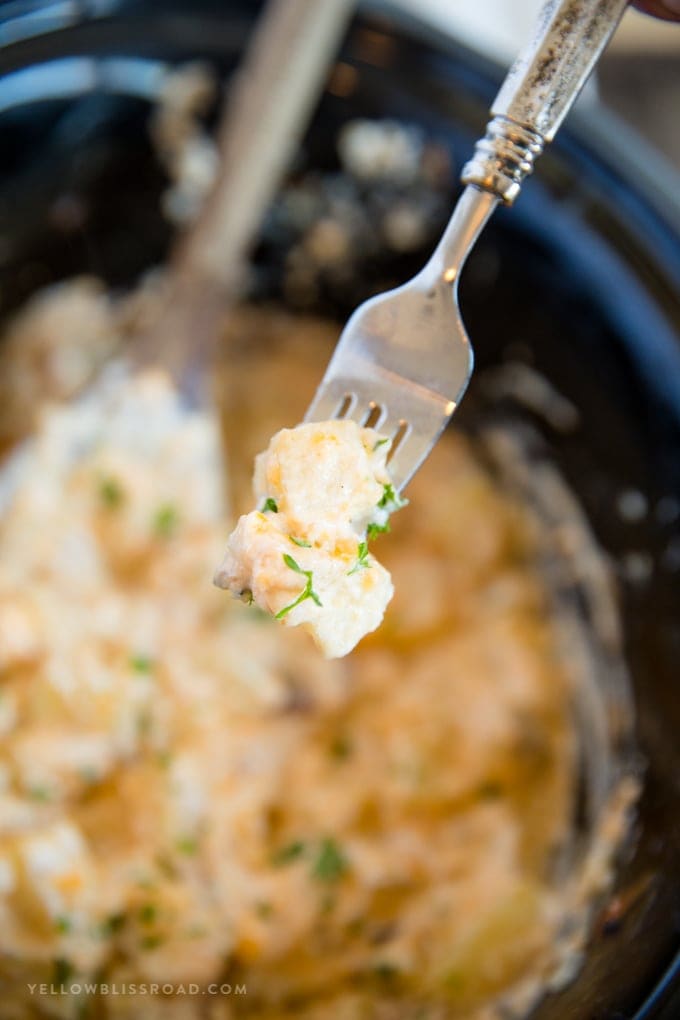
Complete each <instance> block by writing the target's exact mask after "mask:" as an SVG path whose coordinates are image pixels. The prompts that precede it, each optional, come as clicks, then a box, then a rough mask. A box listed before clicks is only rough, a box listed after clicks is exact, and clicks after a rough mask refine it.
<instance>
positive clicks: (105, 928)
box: [99, 913, 125, 938]
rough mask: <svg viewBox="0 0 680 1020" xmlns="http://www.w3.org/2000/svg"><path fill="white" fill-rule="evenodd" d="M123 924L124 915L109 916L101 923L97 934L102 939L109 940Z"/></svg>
mask: <svg viewBox="0 0 680 1020" xmlns="http://www.w3.org/2000/svg"><path fill="white" fill-rule="evenodd" d="M124 924H125V914H122V913H121V914H111V915H110V916H109V917H107V918H106V919H105V920H104V921H102V923H101V925H100V928H99V932H100V934H101V936H102V938H111V936H112V935H115V934H116V932H119V931H120V929H121V928H122V927H123V925H124Z"/></svg>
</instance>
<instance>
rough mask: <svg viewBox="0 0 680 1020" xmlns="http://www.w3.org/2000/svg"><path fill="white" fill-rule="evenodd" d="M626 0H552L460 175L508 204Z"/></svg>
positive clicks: (582, 81)
mask: <svg viewBox="0 0 680 1020" xmlns="http://www.w3.org/2000/svg"><path fill="white" fill-rule="evenodd" d="M626 6H627V0H547V3H545V5H544V6H543V8H542V9H541V12H540V14H539V16H538V20H537V23H536V29H535V35H534V38H533V40H532V41H531V43H530V44H529V45H528V46H527V47H525V49H524V50H523V51H522V52H521V53H520V55H519V57H518V58H517V60H516V61H515V63H514V64H513V66H512V67H511V68H510V71H509V72H508V75H507V77H506V79H505V81H504V82H503V85H502V86H501V90H500V92H499V93H498V95H497V96H496V99H495V100H494V103H493V105H492V107H491V115H492V120H490V121H489V123H488V125H487V129H486V136H485V137H484V138H482V139H481V140H480V141H479V142H477V145H476V147H475V153H474V156H473V157H472V159H471V160H470V161H469V162H468V163H466V164H465V166H464V167H463V173H462V177H461V179H462V181H463V183H464V184H474V185H475V186H476V187H478V188H482V189H483V190H484V191H490V192H492V193H493V194H494V195H496V196H497V197H498V198H500V199H502V201H504V202H505V203H506V204H507V205H512V203H513V202H514V201H515V199H516V198H517V196H518V195H519V192H520V189H521V186H522V182H523V180H524V178H525V177H527V176H528V175H529V174H530V173H531V172H532V170H533V166H534V162H535V161H536V159H537V158H538V156H540V154H541V152H542V151H543V146H544V144H545V143H546V142H550V141H552V139H553V138H554V136H555V134H556V133H557V129H558V128H559V126H560V124H561V123H562V121H563V120H564V118H565V117H566V115H567V113H568V112H569V110H570V109H571V107H572V105H573V103H574V100H575V99H576V97H577V95H578V94H579V92H580V91H581V88H582V87H583V85H584V84H585V82H586V80H587V78H588V76H589V75H590V72H591V71H592V70H593V68H594V66H595V64H596V63H597V61H598V59H599V57H600V54H601V53H602V51H603V49H604V48H605V46H606V45H607V43H608V42H609V39H610V38H611V36H612V35H613V33H614V30H615V29H616V26H617V25H618V23H619V20H620V18H621V16H622V14H623V12H624V10H625V8H626Z"/></svg>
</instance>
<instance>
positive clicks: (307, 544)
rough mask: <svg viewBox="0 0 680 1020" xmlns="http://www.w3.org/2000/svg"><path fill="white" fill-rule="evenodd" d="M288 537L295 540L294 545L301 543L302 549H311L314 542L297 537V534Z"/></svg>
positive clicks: (292, 540)
mask: <svg viewBox="0 0 680 1020" xmlns="http://www.w3.org/2000/svg"><path fill="white" fill-rule="evenodd" d="M288 538H289V539H290V540H291V542H293V544H294V545H299V546H300V548H301V549H311V548H312V543H311V542H305V540H304V538H296V537H295V535H289V536H288Z"/></svg>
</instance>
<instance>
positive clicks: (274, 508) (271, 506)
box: [260, 496, 279, 514]
mask: <svg viewBox="0 0 680 1020" xmlns="http://www.w3.org/2000/svg"><path fill="white" fill-rule="evenodd" d="M268 510H271V512H272V513H273V514H277V513H278V512H279V507H278V504H277V502H276V500H275V499H272V497H271V496H267V498H266V499H265V501H264V506H263V507H262V510H261V511H260V513H263V514H266V513H267V511H268Z"/></svg>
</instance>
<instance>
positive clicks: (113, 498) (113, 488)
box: [99, 477, 125, 510]
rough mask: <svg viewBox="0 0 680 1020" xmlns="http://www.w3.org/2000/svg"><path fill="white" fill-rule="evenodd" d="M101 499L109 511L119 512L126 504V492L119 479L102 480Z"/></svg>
mask: <svg viewBox="0 0 680 1020" xmlns="http://www.w3.org/2000/svg"><path fill="white" fill-rule="evenodd" d="M99 498H100V500H101V502H102V503H103V504H104V506H105V507H107V508H108V509H109V510H117V509H118V507H119V506H122V504H123V503H124V502H125V490H124V489H123V486H122V485H121V484H120V482H119V481H118V479H117V478H111V477H106V478H102V479H101V480H100V482H99Z"/></svg>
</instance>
